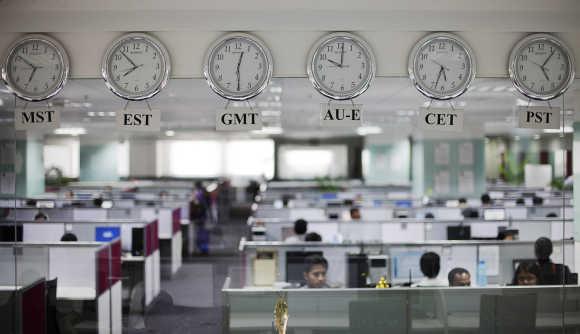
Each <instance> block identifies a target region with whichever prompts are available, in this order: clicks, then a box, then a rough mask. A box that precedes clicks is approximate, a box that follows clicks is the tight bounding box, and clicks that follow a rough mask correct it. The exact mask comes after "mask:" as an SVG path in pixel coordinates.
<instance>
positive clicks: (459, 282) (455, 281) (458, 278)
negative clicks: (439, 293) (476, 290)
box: [447, 267, 471, 286]
mask: <svg viewBox="0 0 580 334" xmlns="http://www.w3.org/2000/svg"><path fill="white" fill-rule="evenodd" d="M447 280H449V286H471V275H470V274H469V271H467V269H465V268H459V267H457V268H453V269H451V271H449V274H448V275H447Z"/></svg>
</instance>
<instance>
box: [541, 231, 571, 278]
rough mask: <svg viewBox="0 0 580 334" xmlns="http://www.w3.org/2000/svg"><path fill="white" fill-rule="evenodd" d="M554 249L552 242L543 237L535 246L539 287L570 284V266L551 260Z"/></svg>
mask: <svg viewBox="0 0 580 334" xmlns="http://www.w3.org/2000/svg"><path fill="white" fill-rule="evenodd" d="M553 250H554V247H553V245H552V241H551V240H550V239H548V238H546V237H541V238H538V240H536V243H535V244H534V253H535V254H536V266H537V267H538V270H539V276H538V285H559V284H569V283H570V276H571V274H570V269H569V268H568V266H566V265H563V264H559V263H554V262H552V260H551V259H550V255H552V251H553Z"/></svg>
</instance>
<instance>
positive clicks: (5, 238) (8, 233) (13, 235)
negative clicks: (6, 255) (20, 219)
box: [0, 225, 22, 242]
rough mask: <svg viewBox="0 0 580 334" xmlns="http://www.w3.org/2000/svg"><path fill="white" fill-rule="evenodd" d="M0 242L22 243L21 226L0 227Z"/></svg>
mask: <svg viewBox="0 0 580 334" xmlns="http://www.w3.org/2000/svg"><path fill="white" fill-rule="evenodd" d="M0 241H2V242H14V241H22V225H19V226H14V225H10V226H8V225H3V226H0Z"/></svg>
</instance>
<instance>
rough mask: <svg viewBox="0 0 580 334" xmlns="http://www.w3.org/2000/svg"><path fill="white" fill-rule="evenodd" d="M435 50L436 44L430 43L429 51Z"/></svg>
mask: <svg viewBox="0 0 580 334" xmlns="http://www.w3.org/2000/svg"><path fill="white" fill-rule="evenodd" d="M433 51H435V45H433V44H431V45H429V52H433Z"/></svg>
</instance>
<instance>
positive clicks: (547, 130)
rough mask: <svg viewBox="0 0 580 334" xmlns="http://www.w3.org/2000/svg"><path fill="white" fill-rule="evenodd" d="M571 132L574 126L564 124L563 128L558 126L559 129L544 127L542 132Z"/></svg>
mask: <svg viewBox="0 0 580 334" xmlns="http://www.w3.org/2000/svg"><path fill="white" fill-rule="evenodd" d="M562 132H564V133H572V132H574V128H572V127H571V126H565V127H564V128H562V127H560V128H559V129H544V133H562Z"/></svg>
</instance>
